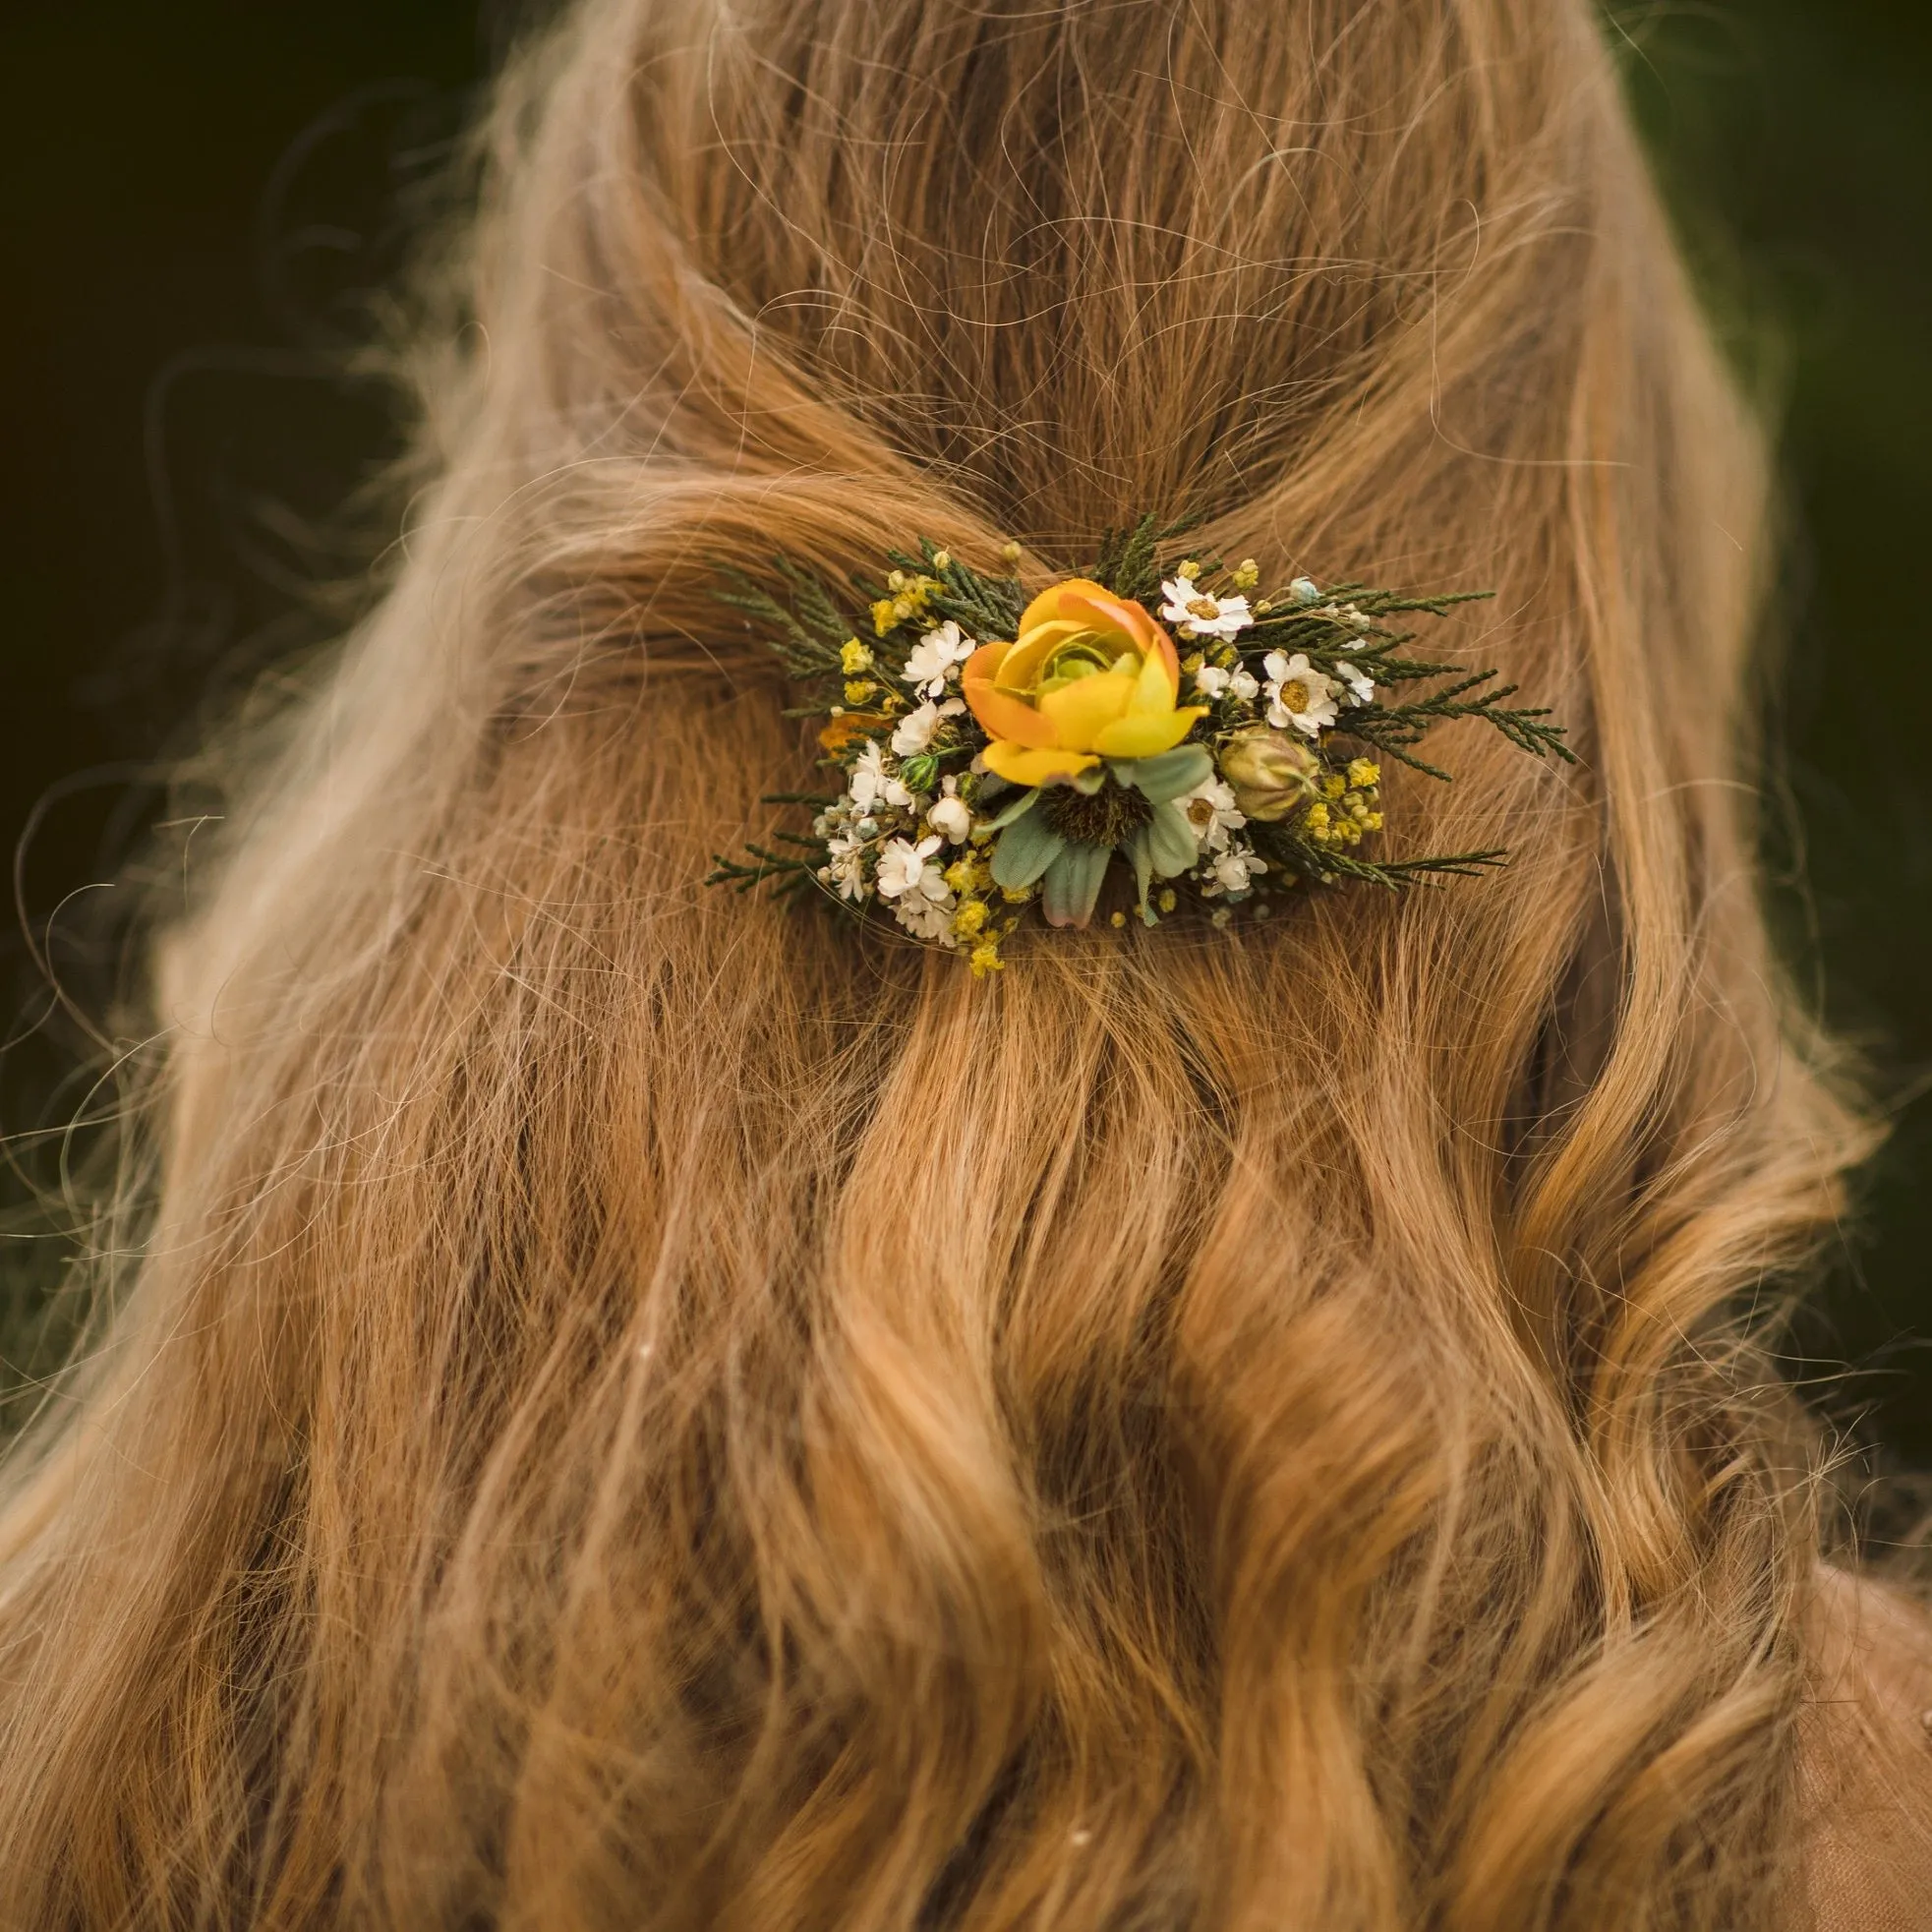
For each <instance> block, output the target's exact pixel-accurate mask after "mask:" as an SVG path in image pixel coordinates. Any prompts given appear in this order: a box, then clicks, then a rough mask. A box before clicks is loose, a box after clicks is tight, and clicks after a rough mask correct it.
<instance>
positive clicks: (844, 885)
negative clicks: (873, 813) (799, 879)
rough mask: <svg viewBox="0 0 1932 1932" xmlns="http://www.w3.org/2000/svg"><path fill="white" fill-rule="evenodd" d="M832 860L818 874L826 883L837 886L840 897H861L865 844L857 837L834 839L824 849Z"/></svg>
mask: <svg viewBox="0 0 1932 1932" xmlns="http://www.w3.org/2000/svg"><path fill="white" fill-rule="evenodd" d="M827 850H828V851H829V852H830V853H831V855H832V862H831V863H830V864H829V865H827V866H826V867H825V869H824V871H823V872H822V873H821V874H820V875H819V876H820V877H821V878H823V879H824V880H825V881H826V883H827V884H828V885H834V886H837V887H838V888H839V897H840V898H841V899H863V898H864V897H865V895H866V892H867V887H866V884H865V846H864V842H863V841H862V840H858V839H835V840H833V842H832V844H831V845H830V846H829V847H828V848H827Z"/></svg>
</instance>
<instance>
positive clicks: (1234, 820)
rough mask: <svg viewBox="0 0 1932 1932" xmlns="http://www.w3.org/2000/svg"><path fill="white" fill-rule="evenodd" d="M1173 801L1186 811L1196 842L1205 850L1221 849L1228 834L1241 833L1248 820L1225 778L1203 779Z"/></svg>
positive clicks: (1226, 841)
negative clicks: (1192, 788)
mask: <svg viewBox="0 0 1932 1932" xmlns="http://www.w3.org/2000/svg"><path fill="white" fill-rule="evenodd" d="M1174 802H1175V803H1176V804H1177V805H1179V806H1180V808H1181V810H1182V811H1183V812H1184V813H1186V815H1187V820H1188V825H1189V827H1190V829H1191V830H1192V831H1193V833H1194V836H1195V844H1196V845H1198V846H1199V847H1200V849H1201V850H1202V851H1209V852H1213V851H1219V850H1221V849H1223V848H1224V847H1225V846H1226V845H1227V843H1228V834H1229V833H1230V832H1239V831H1240V830H1241V828H1242V827H1243V826H1244V825H1246V824H1247V823H1248V820H1247V817H1246V816H1245V815H1244V814H1243V812H1242V810H1241V808H1240V807H1239V806H1238V805H1237V804H1236V803H1235V799H1234V790H1233V788H1232V787H1230V786H1229V785H1228V784H1227V783H1226V782H1225V781H1224V780H1222V779H1218V778H1207V779H1204V780H1203V781H1202V782H1201V783H1200V785H1198V786H1196V787H1195V789H1194V790H1192V791H1185V792H1183V793H1182V794H1181V796H1180V797H1178V798H1176V799H1175V800H1174Z"/></svg>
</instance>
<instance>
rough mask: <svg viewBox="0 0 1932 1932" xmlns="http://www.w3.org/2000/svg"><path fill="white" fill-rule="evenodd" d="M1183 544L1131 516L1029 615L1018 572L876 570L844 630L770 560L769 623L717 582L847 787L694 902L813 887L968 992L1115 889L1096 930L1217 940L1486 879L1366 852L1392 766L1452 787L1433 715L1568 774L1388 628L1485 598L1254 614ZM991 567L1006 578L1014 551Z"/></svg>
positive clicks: (1460, 856)
mask: <svg viewBox="0 0 1932 1932" xmlns="http://www.w3.org/2000/svg"><path fill="white" fill-rule="evenodd" d="M1179 534H1180V532H1179V531H1176V530H1171V529H1170V530H1163V529H1159V528H1157V527H1156V525H1155V523H1154V520H1153V519H1152V518H1150V517H1149V518H1144V519H1142V522H1141V523H1140V524H1139V525H1138V526H1137V527H1136V528H1135V529H1134V530H1132V531H1131V532H1127V533H1120V534H1116V535H1114V536H1112V537H1110V538H1109V539H1108V540H1107V542H1106V543H1105V544H1104V546H1103V548H1102V555H1101V557H1100V560H1099V562H1098V563H1097V565H1096V566H1095V568H1094V571H1093V574H1092V575H1091V576H1090V577H1070V578H1066V579H1063V580H1062V581H1060V582H1058V583H1055V584H1051V585H1049V586H1048V587H1047V588H1046V589H1045V590H1043V591H1041V592H1040V593H1039V594H1038V595H1037V596H1035V597H1032V598H1030V599H1028V597H1027V596H1026V593H1025V590H1023V589H1022V587H1021V584H1020V580H1019V578H1018V577H1016V576H1012V575H1006V576H986V575H983V574H981V573H980V572H979V571H977V570H973V569H970V568H968V567H967V566H966V564H964V563H962V562H960V561H959V559H958V558H956V557H954V556H951V555H950V554H949V553H948V552H946V551H944V550H942V549H939V548H937V547H936V546H935V545H933V544H931V543H930V542H921V544H920V546H919V555H918V556H910V555H907V554H904V553H899V552H894V553H892V554H891V555H890V556H889V557H888V559H887V560H888V561H889V562H890V563H891V565H892V566H893V568H892V572H891V574H890V576H888V577H887V579H886V580H885V582H884V583H883V584H867V583H865V582H863V581H860V582H859V583H857V585H856V586H855V588H856V591H857V594H858V596H859V597H860V598H862V599H863V600H864V601H865V602H866V603H867V604H869V606H870V609H869V611H868V612H867V614H866V617H865V620H864V621H863V622H862V623H861V624H858V625H854V624H853V623H852V622H851V620H850V618H849V615H848V614H847V613H846V612H845V611H844V610H843V609H842V608H841V605H840V603H839V601H838V600H837V598H836V597H835V596H834V595H833V594H832V593H831V592H830V591H828V589H827V588H826V586H825V585H824V583H823V582H821V581H820V580H819V579H818V578H817V577H815V576H813V575H811V574H810V573H808V572H806V571H803V570H801V569H799V568H797V567H796V566H795V565H793V564H791V563H790V562H789V561H787V560H786V559H783V558H781V559H779V560H778V569H779V573H780V576H781V578H782V579H783V581H784V584H785V586H786V589H787V592H788V601H787V602H784V603H781V602H780V601H779V600H778V599H777V598H775V597H773V596H771V595H770V594H769V593H768V592H767V591H765V590H763V589H761V588H760V587H759V586H758V585H756V584H755V583H753V582H752V581H751V580H750V579H749V578H746V577H744V576H742V575H741V574H734V575H733V576H732V579H731V582H730V585H729V587H728V588H727V589H725V590H724V591H722V592H721V593H720V595H721V596H722V597H723V598H724V601H725V602H727V603H729V604H731V605H732V606H733V607H734V608H736V609H737V610H739V611H742V612H743V613H744V614H745V615H746V617H747V618H748V619H749V620H750V621H751V623H752V624H753V625H754V626H756V627H757V628H759V629H761V630H763V631H764V632H765V634H766V635H767V637H768V638H769V640H770V642H771V643H772V645H773V647H774V648H775V649H776V650H777V651H778V652H779V654H780V655H781V657H782V658H783V659H784V661H785V666H786V669H787V671H788V672H789V673H790V675H791V677H792V678H793V679H795V680H796V681H797V682H798V683H799V684H800V685H801V686H802V687H803V688H804V690H805V691H806V692H807V693H808V694H809V696H810V701H809V702H807V703H805V704H802V705H800V706H798V707H796V708H795V709H794V710H793V711H792V712H790V713H789V714H788V715H790V716H795V717H805V718H817V719H821V720H822V721H823V724H822V728H821V729H820V731H819V733H818V742H819V746H820V749H821V750H822V752H823V753H824V757H823V759H822V761H821V762H822V763H823V765H824V766H825V767H826V768H828V770H829V771H830V772H831V773H832V774H833V775H834V778H835V781H836V785H837V790H826V791H824V792H822V793H797V792H781V793H773V794H768V797H767V802H768V803H783V804H792V805H798V806H801V807H806V806H808V807H810V808H812V810H813V812H814V816H813V818H812V821H811V826H810V830H809V832H782V833H780V834H779V835H778V837H779V839H780V840H781V841H782V842H783V843H784V844H785V845H786V846H787V847H789V848H790V850H787V851H779V850H775V849H772V848H770V847H765V846H756V845H750V846H747V847H746V848H745V852H746V856H745V857H744V858H743V859H731V858H724V857H719V858H717V859H715V860H714V866H715V869H714V870H713V871H712V873H711V874H710V877H709V878H708V880H707V881H706V883H707V884H711V885H725V884H730V885H734V886H736V887H737V888H738V889H739V890H740V891H749V890H750V889H752V888H753V887H756V886H760V885H764V884H767V883H769V884H771V885H772V886H773V888H774V889H775V890H776V891H778V892H780V893H785V894H793V893H796V894H803V893H807V892H810V891H811V890H812V889H813V888H816V889H817V892H818V894H820V895H822V896H823V897H824V899H826V900H827V901H829V902H830V903H832V904H833V905H836V906H839V907H844V908H846V909H847V910H849V911H850V912H852V913H854V914H857V915H858V916H860V917H863V918H868V919H871V920H874V921H878V920H880V919H890V920H892V921H893V922H894V923H896V925H897V926H898V927H899V928H900V929H901V930H903V931H904V932H906V933H907V934H909V935H910V936H911V937H912V938H913V939H915V940H918V941H920V942H922V943H923V944H926V945H929V946H934V947H940V948H944V949H946V950H949V951H952V952H956V953H958V954H959V955H960V956H961V957H962V958H963V959H965V960H966V963H967V964H968V965H969V966H970V967H971V969H972V971H973V974H974V976H975V977H979V976H983V975H985V974H986V973H989V972H993V971H997V970H999V969H1000V968H1001V967H1002V966H1004V964H1005V962H1004V961H1003V960H1002V959H1001V957H1000V946H1001V942H1002V941H1004V940H1005V939H1006V938H1007V937H1008V936H1009V935H1010V934H1011V933H1013V931H1014V930H1015V929H1016V928H1017V927H1018V926H1019V925H1020V923H1021V921H1022V920H1023V919H1025V918H1026V917H1028V916H1029V914H1031V913H1033V912H1035V911H1037V913H1038V914H1039V915H1040V916H1041V917H1043V918H1044V919H1045V921H1046V923H1047V924H1048V925H1050V926H1084V925H1086V924H1088V923H1089V922H1090V921H1091V920H1092V919H1093V917H1094V915H1095V911H1096V908H1097V907H1100V905H1101V903H1102V899H1103V891H1104V890H1105V889H1107V888H1109V886H1110V882H1111V885H1112V888H1113V890H1112V893H1111V896H1112V897H1113V898H1114V899H1116V900H1117V901H1119V902H1120V903H1118V904H1116V905H1114V906H1113V907H1112V908H1111V909H1110V910H1109V911H1108V912H1107V914H1106V917H1107V920H1108V923H1110V924H1111V925H1114V926H1124V925H1126V923H1127V921H1128V916H1129V907H1132V909H1133V911H1134V912H1135V913H1137V914H1138V916H1139V917H1140V918H1141V919H1142V920H1143V921H1144V922H1145V923H1146V924H1148V925H1154V924H1156V923H1158V921H1159V920H1160V919H1161V918H1162V917H1163V916H1164V915H1166V914H1169V913H1174V912H1177V911H1180V910H1182V909H1183V908H1184V907H1186V906H1188V905H1190V904H1193V905H1198V906H1199V907H1200V908H1201V909H1202V910H1203V911H1204V912H1205V914H1206V916H1207V917H1208V918H1209V919H1210V920H1211V922H1212V923H1213V924H1214V925H1216V926H1225V925H1227V924H1228V923H1229V922H1230V921H1231V920H1232V919H1234V918H1236V917H1237V916H1242V917H1254V918H1264V917H1266V916H1267V915H1268V914H1270V913H1271V912H1272V911H1273V910H1274V909H1275V907H1276V906H1277V905H1278V904H1279V903H1280V901H1281V900H1282V898H1283V896H1284V895H1285V894H1286V893H1287V892H1289V891H1290V890H1291V889H1293V888H1294V887H1296V886H1297V885H1298V884H1299V883H1301V882H1303V881H1307V882H1310V883H1315V884H1321V885H1332V884H1336V883H1339V882H1341V881H1343V880H1352V879H1353V880H1364V881H1367V882H1369V883H1371V884H1375V885H1379V886H1385V887H1391V888H1398V889H1399V888H1401V887H1405V886H1408V885H1410V884H1413V883H1414V882H1416V881H1417V880H1420V879H1427V878H1431V877H1438V878H1439V877H1454V878H1467V877H1471V876H1475V875H1477V874H1479V873H1480V872H1481V871H1482V870H1483V869H1484V868H1485V867H1488V866H1492V865H1498V864H1501V863H1502V862H1503V860H1504V858H1505V856H1506V854H1505V853H1504V852H1503V851H1502V850H1500V849H1495V850H1488V851H1466V852H1453V853H1445V854H1441V855H1437V856H1434V857H1425V858H1400V859H1377V858H1369V857H1365V856H1363V854H1362V847H1363V843H1364V841H1365V840H1367V839H1370V838H1373V837H1374V836H1375V835H1376V834H1378V833H1380V832H1381V830H1382V810H1381V796H1380V787H1381V760H1383V759H1393V760H1395V761H1396V762H1398V763H1400V764H1404V765H1408V766H1411V767H1413V768H1414V769H1415V770H1417V771H1419V772H1424V773H1427V774H1428V775H1429V776H1430V777H1431V778H1435V779H1442V780H1446V779H1447V778H1448V776H1449V775H1448V773H1446V772H1444V771H1442V770H1440V769H1438V768H1437V767H1436V766H1434V765H1432V764H1429V763H1427V762H1426V761H1425V760H1424V759H1422V758H1421V757H1419V756H1418V755H1417V753H1416V749H1415V747H1416V746H1417V745H1418V744H1419V743H1420V742H1421V740H1422V738H1423V737H1424V735H1425V734H1426V733H1427V732H1429V731H1430V730H1431V729H1432V728H1434V726H1436V725H1438V724H1441V723H1442V722H1443V721H1444V720H1446V719H1450V718H1478V719H1482V720H1484V721H1485V722H1487V723H1488V724H1491V725H1493V726H1494V727H1495V729H1496V730H1497V731H1499V732H1501V733H1502V734H1503V736H1504V737H1506V738H1507V739H1508V740H1509V741H1510V742H1511V743H1512V744H1514V745H1516V746H1517V747H1519V748H1520V749H1521V750H1524V751H1527V752H1531V753H1533V754H1535V755H1536V756H1538V757H1542V756H1543V755H1544V754H1545V753H1546V752H1553V753H1555V754H1556V755H1557V756H1558V757H1560V758H1562V759H1564V760H1566V761H1568V762H1572V763H1573V762H1574V758H1573V754H1572V753H1571V752H1570V750H1569V748H1568V747H1567V746H1566V745H1565V744H1564V743H1563V728H1562V727H1561V726H1559V725H1552V724H1549V723H1547V722H1545V721H1546V720H1547V719H1548V717H1549V712H1548V711H1547V710H1545V709H1533V710H1523V709H1510V708H1508V707H1507V706H1505V704H1504V703H1503V700H1504V699H1506V698H1508V697H1510V696H1511V695H1513V693H1514V690H1515V686H1513V685H1506V684H1505V685H1498V684H1496V683H1495V681H1494V680H1495V676H1496V673H1494V672H1493V671H1484V672H1476V673H1469V672H1465V671H1463V670H1462V669H1461V668H1460V667H1458V666H1455V665H1446V664H1434V663H1431V662H1429V661H1427V660H1425V659H1421V658H1413V657H1405V656H1404V655H1402V652H1403V647H1404V646H1405V645H1407V644H1408V643H1409V642H1410V641H1411V640H1412V638H1413V637H1414V635H1415V633H1414V632H1413V631H1407V630H1402V629H1399V628H1397V627H1396V626H1397V625H1399V623H1400V622H1401V620H1402V619H1404V618H1406V617H1410V616H1413V615H1418V614H1422V615H1431V616H1440V615H1443V613H1445V612H1446V611H1448V610H1449V609H1450V608H1451V607H1452V606H1454V605H1457V604H1462V603H1467V602H1470V601H1472V597H1477V596H1486V595H1488V594H1489V593H1487V592H1479V593H1464V594H1461V595H1456V596H1441V597H1404V596H1400V595H1398V594H1397V593H1395V592H1393V591H1386V590H1373V589H1370V588H1369V587H1368V586H1366V585H1363V584H1353V583H1350V584H1339V585H1336V586H1335V587H1334V588H1332V589H1330V590H1327V591H1323V590H1320V589H1318V588H1317V586H1316V585H1315V584H1314V583H1313V582H1311V581H1310V580H1309V579H1308V578H1307V577H1297V578H1295V579H1294V580H1293V581H1292V582H1291V583H1290V584H1289V585H1288V586H1287V588H1286V590H1285V591H1283V592H1281V593H1279V594H1273V595H1267V596H1256V595H1254V593H1255V592H1256V591H1257V590H1258V589H1259V571H1258V569H1257V568H1256V565H1255V563H1254V561H1253V560H1252V559H1249V560H1247V561H1244V562H1242V563H1240V564H1238V565H1236V566H1234V567H1233V568H1232V569H1230V568H1228V567H1226V566H1225V565H1223V564H1222V563H1221V562H1220V561H1219V560H1218V559H1213V558H1208V559H1205V560H1197V559H1194V558H1189V559H1186V560H1183V561H1179V562H1176V563H1175V564H1173V565H1172V567H1171V568H1164V567H1163V566H1162V564H1161V562H1160V560H1159V553H1160V549H1161V547H1162V545H1163V544H1165V543H1167V542H1169V541H1171V540H1172V539H1173V538H1174V537H1176V536H1178V535H1179ZM1005 557H1006V561H1007V562H1008V564H1009V566H1011V565H1014V564H1017V563H1018V561H1019V557H1020V550H1019V546H1018V545H1015V544H1009V545H1008V546H1007V547H1006V552H1005ZM1417 686H1433V687H1434V688H1431V689H1426V690H1422V691H1413V687H1417ZM1412 692H1413V694H1412ZM1130 887H1131V895H1130V892H1129V890H1128V889H1129V888H1130Z"/></svg>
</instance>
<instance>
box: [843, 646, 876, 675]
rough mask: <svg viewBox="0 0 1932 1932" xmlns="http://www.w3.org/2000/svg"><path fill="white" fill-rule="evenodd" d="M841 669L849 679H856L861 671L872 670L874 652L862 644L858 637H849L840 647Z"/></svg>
mask: <svg viewBox="0 0 1932 1932" xmlns="http://www.w3.org/2000/svg"><path fill="white" fill-rule="evenodd" d="M839 669H840V670H841V671H843V672H844V673H846V675H847V676H848V677H856V676H857V675H858V673H860V672H861V671H870V670H871V669H872V650H871V647H870V646H869V645H866V644H861V643H860V642H859V641H858V639H857V638H856V637H849V638H847V639H846V641H845V642H844V643H843V644H841V645H840V646H839Z"/></svg>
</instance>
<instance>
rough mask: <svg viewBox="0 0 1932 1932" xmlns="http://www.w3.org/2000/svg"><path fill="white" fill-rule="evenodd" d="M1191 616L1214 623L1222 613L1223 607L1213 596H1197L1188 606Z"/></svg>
mask: <svg viewBox="0 0 1932 1932" xmlns="http://www.w3.org/2000/svg"><path fill="white" fill-rule="evenodd" d="M1188 615H1189V616H1191V617H1200V619H1201V620H1202V621H1203V622H1205V623H1212V622H1213V620H1214V619H1215V618H1216V617H1218V616H1219V615H1221V607H1220V606H1219V605H1218V604H1216V603H1215V602H1214V600H1213V599H1212V598H1211V597H1197V598H1196V599H1195V600H1194V601H1193V602H1192V603H1191V604H1190V605H1189V606H1188Z"/></svg>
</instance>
